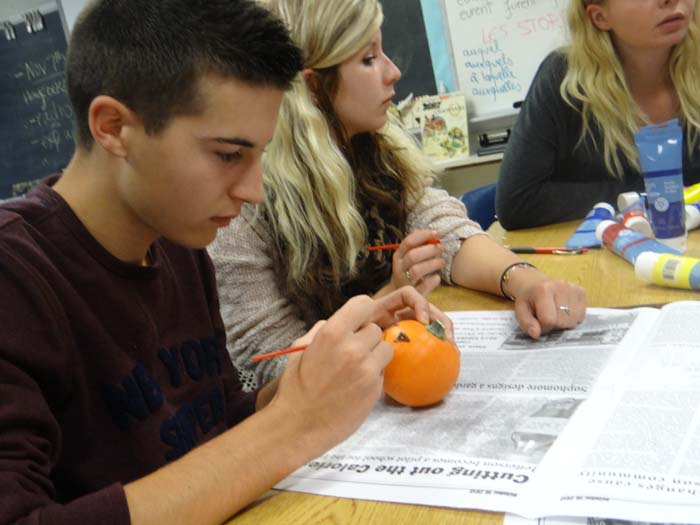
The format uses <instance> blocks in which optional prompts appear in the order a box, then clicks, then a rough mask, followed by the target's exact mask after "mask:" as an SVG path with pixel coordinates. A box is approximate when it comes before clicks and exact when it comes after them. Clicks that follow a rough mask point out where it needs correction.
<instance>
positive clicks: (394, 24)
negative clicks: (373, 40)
mask: <svg viewBox="0 0 700 525" xmlns="http://www.w3.org/2000/svg"><path fill="white" fill-rule="evenodd" d="M382 9H383V10H384V24H383V26H382V45H383V47H384V52H385V53H386V55H387V56H388V57H389V58H391V60H393V62H394V63H395V64H396V66H397V67H398V68H399V69H400V70H401V79H399V81H398V82H397V83H396V85H395V90H396V98H395V100H397V101H398V100H402V99H404V98H406V97H407V96H408V94H409V93H413V95H414V96H419V95H434V94H435V93H437V87H436V85H435V76H434V75H433V66H432V62H431V59H430V47H429V45H428V38H427V36H426V30H425V24H424V20H423V12H422V10H421V2H420V0H382Z"/></svg>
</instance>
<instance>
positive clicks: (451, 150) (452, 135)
mask: <svg viewBox="0 0 700 525" xmlns="http://www.w3.org/2000/svg"><path fill="white" fill-rule="evenodd" d="M417 102H418V104H419V106H420V108H421V118H420V122H421V130H422V131H421V138H422V142H423V152H424V153H425V154H426V155H428V156H429V157H431V158H434V159H438V160H443V159H452V158H455V157H466V156H468V155H469V133H468V129H467V107H466V102H465V99H464V93H461V92H458V93H446V94H444V95H431V96H425V97H420V98H419V99H418V101H417Z"/></svg>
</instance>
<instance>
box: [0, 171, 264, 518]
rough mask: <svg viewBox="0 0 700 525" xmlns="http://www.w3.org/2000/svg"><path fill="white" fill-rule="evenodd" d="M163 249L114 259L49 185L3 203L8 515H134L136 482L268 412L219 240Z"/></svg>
mask: <svg viewBox="0 0 700 525" xmlns="http://www.w3.org/2000/svg"><path fill="white" fill-rule="evenodd" d="M149 256H150V260H151V261H152V264H151V265H150V266H148V267H142V266H135V265H131V264H126V263H124V262H123V261H120V260H119V259H117V258H115V257H114V256H112V255H111V254H110V253H109V252H107V251H106V250H105V249H104V248H103V247H102V246H101V245H100V244H99V243H98V242H97V241H96V239H95V238H94V237H92V236H91V235H90V234H89V232H88V231H87V230H86V229H85V227H84V226H83V225H82V223H81V222H80V221H79V220H78V218H77V217H76V215H75V214H74V213H73V212H72V210H71V209H70V208H69V207H68V205H67V204H66V203H65V201H63V199H62V198H61V197H60V196H59V195H58V194H57V193H56V192H54V191H53V190H52V189H51V188H50V187H49V186H48V185H46V184H42V185H40V186H38V187H37V188H35V189H34V190H33V191H32V192H31V193H30V194H29V195H28V196H27V197H26V198H24V199H21V200H19V201H14V202H11V203H7V204H4V205H3V206H1V207H0V523H2V524H10V523H27V524H28V523H36V524H38V523H50V524H51V525H61V524H69V523H70V524H75V523H80V524H81V525H92V524H95V525H97V524H100V525H105V524H127V523H129V522H130V518H129V512H128V508H127V505H126V499H125V495H124V490H123V488H122V486H123V484H126V483H128V482H130V481H132V480H135V479H137V478H140V477H142V476H144V475H146V474H148V473H150V472H153V471H154V470H156V469H158V468H160V467H162V466H163V465H165V464H166V463H168V462H170V461H174V460H176V459H177V458H179V457H181V456H182V455H183V454H186V453H187V452H188V451H189V450H191V449H192V448H194V447H196V446H197V445H198V444H200V443H203V442H204V441H207V440H209V439H211V438H212V437H214V436H216V435H217V434H220V433H221V432H222V431H224V430H225V429H226V428H229V427H230V426H232V425H235V424H236V423H237V422H239V421H241V420H243V419H244V418H246V417H247V416H248V415H250V414H251V413H252V412H253V411H254V404H255V393H252V394H246V393H243V392H242V390H241V386H240V383H239V381H238V374H237V373H236V370H235V369H234V367H233V365H232V364H231V361H230V359H229V357H228V353H227V352H226V348H225V333H224V327H223V323H222V321H221V317H220V315H219V303H218V299H217V294H216V284H215V280H214V271H213V267H212V265H211V262H210V260H209V258H208V256H207V254H206V251H204V250H190V249H186V248H184V247H182V246H179V245H176V244H174V243H171V242H168V241H166V240H158V241H157V242H155V243H154V244H153V246H152V247H151V250H150V252H149ZM186 482H187V480H183V483H186ZM233 482H236V481H235V480H233Z"/></svg>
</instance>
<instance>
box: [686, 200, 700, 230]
mask: <svg viewBox="0 0 700 525" xmlns="http://www.w3.org/2000/svg"><path fill="white" fill-rule="evenodd" d="M698 226H700V208H698V206H697V205H696V204H686V205H685V229H686V230H694V229H695V228H697V227H698Z"/></svg>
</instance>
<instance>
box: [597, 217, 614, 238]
mask: <svg viewBox="0 0 700 525" xmlns="http://www.w3.org/2000/svg"><path fill="white" fill-rule="evenodd" d="M611 224H619V223H618V222H615V221H600V222H599V223H598V226H596V229H595V238H596V239H598V240H599V241H600V242H603V232H604V231H605V229H606V228H607V227H608V226H610V225H611Z"/></svg>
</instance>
